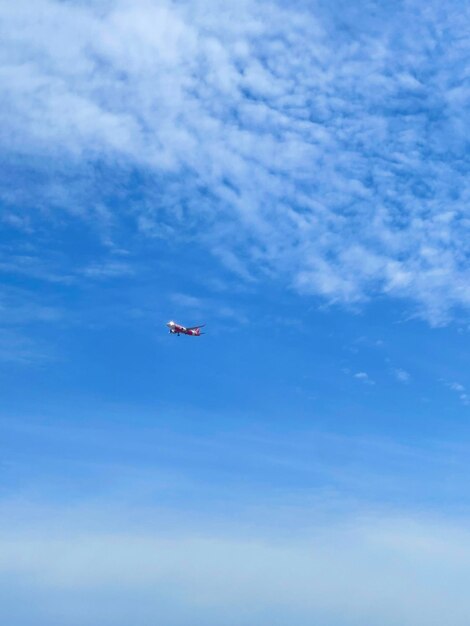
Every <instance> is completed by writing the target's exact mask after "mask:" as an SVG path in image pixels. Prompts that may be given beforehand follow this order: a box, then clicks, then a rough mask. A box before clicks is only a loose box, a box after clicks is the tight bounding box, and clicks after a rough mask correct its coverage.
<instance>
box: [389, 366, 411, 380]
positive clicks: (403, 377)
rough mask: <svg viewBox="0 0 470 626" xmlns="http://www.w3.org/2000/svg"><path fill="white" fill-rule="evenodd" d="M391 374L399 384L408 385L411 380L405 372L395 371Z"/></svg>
mask: <svg viewBox="0 0 470 626" xmlns="http://www.w3.org/2000/svg"><path fill="white" fill-rule="evenodd" d="M393 374H394V376H395V378H396V379H397V380H398V381H399V382H400V383H409V382H410V380H411V376H410V374H409V373H408V372H407V371H406V370H402V369H395V370H393Z"/></svg>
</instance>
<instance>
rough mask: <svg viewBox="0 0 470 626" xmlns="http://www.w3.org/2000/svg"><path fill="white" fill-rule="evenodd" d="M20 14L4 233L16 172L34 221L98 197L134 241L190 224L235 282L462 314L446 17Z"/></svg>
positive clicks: (441, 10) (462, 237) (243, 9)
mask: <svg viewBox="0 0 470 626" xmlns="http://www.w3.org/2000/svg"><path fill="white" fill-rule="evenodd" d="M35 7H36V8H35V10H34V11H31V7H30V3H28V2H26V1H24V0H23V1H20V2H17V3H15V7H14V9H13V8H12V7H10V6H7V5H5V6H4V7H2V8H1V17H2V23H3V24H4V26H3V30H2V42H3V43H2V62H1V75H0V80H1V82H2V87H3V93H4V94H5V95H4V96H3V99H2V102H1V106H0V118H1V121H2V127H3V128H4V129H5V133H3V134H2V140H1V141H2V144H1V147H2V150H3V152H4V154H7V155H9V159H8V163H9V167H7V168H6V169H5V171H4V174H3V176H4V177H5V178H4V180H3V181H2V184H3V197H4V199H5V201H6V202H7V204H8V205H9V214H10V215H13V214H14V210H15V204H16V203H17V199H18V194H20V195H21V198H23V199H24V198H25V195H24V194H25V193H26V194H27V193H28V192H25V191H24V190H22V191H21V192H20V191H19V190H18V191H17V194H16V195H15V193H14V192H12V191H11V182H12V178H11V176H10V173H11V172H10V170H11V169H12V168H13V170H14V171H15V172H18V167H19V166H20V169H21V167H24V166H25V163H26V162H27V164H28V168H30V170H31V171H33V172H35V173H36V175H35V176H33V177H31V181H30V185H29V188H30V190H31V193H32V194H33V195H34V197H35V199H36V201H35V203H36V204H38V205H40V206H44V207H48V209H49V210H50V208H51V207H54V206H57V207H64V206H65V207H67V208H68V209H69V210H73V211H74V212H76V213H79V214H80V213H81V214H83V215H85V216H86V215H88V214H89V211H88V206H89V205H90V202H89V199H90V197H91V196H92V197H93V198H94V199H95V200H96V197H100V199H101V200H103V199H104V201H106V198H107V199H108V200H109V199H110V198H114V205H116V208H115V211H116V213H117V216H116V217H117V218H119V215H120V214H125V215H126V216H128V215H130V216H132V217H134V218H135V220H136V223H139V224H141V225H144V226H145V227H144V229H143V232H146V233H150V234H152V233H155V232H159V230H161V229H163V231H164V232H166V233H167V235H168V236H170V234H171V230H165V227H164V224H165V223H168V222H173V223H176V224H178V225H179V228H180V229H183V230H184V229H186V230H187V231H188V233H189V232H192V231H193V229H194V228H195V227H196V226H198V225H199V226H200V225H203V226H204V229H201V230H200V231H199V232H198V239H199V241H202V242H203V243H205V245H207V246H208V247H209V248H210V249H212V250H214V252H215V254H216V255H218V256H219V258H221V260H222V261H224V259H228V260H229V261H230V263H229V264H230V265H231V266H232V267H233V268H235V269H236V268H237V267H238V271H239V273H241V274H245V275H246V276H247V277H250V276H253V275H255V276H256V275H257V276H263V277H266V276H268V277H277V278H278V279H279V278H280V279H281V280H283V281H285V282H286V283H287V284H290V285H291V286H293V287H294V288H295V289H297V290H298V291H300V292H302V293H305V294H312V295H317V296H321V297H322V298H324V299H326V300H327V301H329V302H341V303H347V304H351V303H355V302H361V301H364V300H367V299H368V298H370V297H374V296H376V295H380V294H387V295H389V296H392V297H401V298H406V299H407V300H408V301H411V302H413V303H414V306H415V307H416V310H417V313H418V314H420V315H422V316H425V317H426V318H427V319H428V320H430V321H431V322H432V323H435V324H439V323H443V322H445V321H446V320H447V319H448V318H449V315H450V314H451V310H452V309H453V308H455V307H464V308H466V309H468V307H469V306H470V288H469V287H468V284H469V280H468V279H469V268H468V262H467V258H468V254H469V247H468V246H469V244H468V241H469V236H468V235H469V223H468V219H467V208H466V207H467V200H468V197H469V184H468V180H467V178H468V177H467V176H466V169H465V167H464V165H463V164H464V163H465V162H466V145H465V141H464V139H463V138H464V136H465V132H464V131H465V128H466V127H467V125H468V112H467V111H468V107H467V106H466V105H467V104H468V101H469V98H470V92H469V91H468V89H467V87H466V79H465V71H466V70H465V68H466V56H467V54H468V51H469V47H470V45H469V44H468V43H467V39H466V38H465V36H464V35H465V32H466V29H467V27H468V22H469V21H470V16H469V15H468V11H467V10H466V9H462V7H461V5H458V4H457V3H453V2H450V3H447V4H446V6H445V7H443V6H442V4H440V3H437V2H431V3H428V4H427V5H426V11H423V10H422V7H421V4H420V3H419V2H416V1H414V2H410V3H407V4H406V5H402V6H400V7H395V8H394V9H393V11H392V10H391V9H390V8H388V7H387V6H381V5H378V4H377V5H376V12H377V17H376V18H375V19H373V18H372V17H371V18H370V19H362V17H363V16H361V20H360V21H357V20H355V21H354V20H352V19H351V20H350V23H348V13H347V11H346V13H345V16H344V21H345V23H346V28H344V24H342V23H340V21H339V19H337V18H336V17H335V15H334V10H335V7H334V4H333V5H332V6H331V8H330V9H325V8H324V7H323V5H321V4H320V3H318V4H315V3H313V4H309V5H308V6H307V5H305V4H303V3H297V4H295V5H294V6H289V7H284V6H283V5H282V4H281V3H277V2H274V1H272V2H268V3H266V2H259V1H258V0H245V1H244V2H241V3H237V5H236V7H235V6H231V7H228V6H227V5H226V3H214V2H211V3H208V2H207V1H206V0H199V1H198V2H191V3H185V2H183V3H180V4H179V5H178V6H176V5H174V4H172V3H169V2H166V1H164V0H155V1H151V0H142V1H139V2H132V3H131V2H128V1H126V0H115V1H113V2H99V3H94V4H93V5H92V4H90V3H88V2H82V3H74V4H70V3H60V2H57V1H54V0H39V2H38V3H37V4H36V5H35ZM379 23H380V24H381V27H380V28H378V26H377V25H378V24H379ZM384 24H386V26H385V27H384ZM43 163H44V166H43ZM98 163H99V164H100V169H97V168H96V167H95V164H98ZM13 170H12V171H13ZM136 170H137V171H139V172H140V183H139V194H138V195H139V198H136V197H135V193H134V192H132V193H129V191H128V189H127V187H128V185H130V184H131V180H133V179H132V177H131V172H135V171H136ZM104 171H106V172H110V174H106V175H103V172H104ZM48 172H49V173H48ZM50 172H53V175H51V173H50ZM107 176H109V178H107V179H106V177H107ZM105 179H106V180H107V182H106V183H104V182H103V181H104V180H105ZM133 184H135V181H134V183H133ZM19 187H20V186H19ZM116 187H118V189H117V190H116ZM134 191H135V190H134ZM116 198H118V199H119V202H116V201H115V200H116ZM23 204H24V203H23ZM29 204H30V205H31V204H33V202H32V200H31V198H29ZM160 224H161V225H162V226H161V228H160V227H159V225H160ZM221 250H223V251H224V252H223V254H221V253H220V251H221Z"/></svg>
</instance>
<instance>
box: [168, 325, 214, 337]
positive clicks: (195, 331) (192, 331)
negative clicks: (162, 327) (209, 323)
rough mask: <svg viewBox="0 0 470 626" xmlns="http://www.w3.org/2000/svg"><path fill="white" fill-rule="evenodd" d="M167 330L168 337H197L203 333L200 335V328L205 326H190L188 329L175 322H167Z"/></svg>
mask: <svg viewBox="0 0 470 626" xmlns="http://www.w3.org/2000/svg"><path fill="white" fill-rule="evenodd" d="M167 326H168V328H169V329H170V335H178V337H179V336H180V335H193V336H194V337H199V336H200V335H203V334H204V333H201V328H203V327H204V326H205V324H201V325H200V326H191V327H190V328H186V327H185V326H181V324H177V323H176V322H173V321H171V322H168V323H167Z"/></svg>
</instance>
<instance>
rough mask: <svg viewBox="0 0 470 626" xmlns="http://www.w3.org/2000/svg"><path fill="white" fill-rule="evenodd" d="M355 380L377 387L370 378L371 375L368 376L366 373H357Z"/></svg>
mask: <svg viewBox="0 0 470 626" xmlns="http://www.w3.org/2000/svg"><path fill="white" fill-rule="evenodd" d="M354 378H356V379H357V380H360V381H362V382H363V383H366V384H367V385H375V382H374V381H373V380H372V379H371V378H370V376H369V374H367V373H366V372H357V373H356V374H354Z"/></svg>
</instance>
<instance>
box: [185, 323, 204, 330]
mask: <svg viewBox="0 0 470 626" xmlns="http://www.w3.org/2000/svg"><path fill="white" fill-rule="evenodd" d="M204 326H205V324H200V325H199V326H189V328H186V330H197V329H198V328H204Z"/></svg>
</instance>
